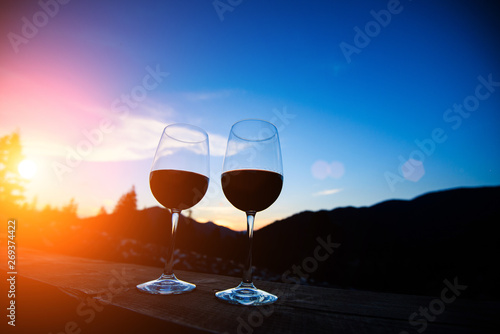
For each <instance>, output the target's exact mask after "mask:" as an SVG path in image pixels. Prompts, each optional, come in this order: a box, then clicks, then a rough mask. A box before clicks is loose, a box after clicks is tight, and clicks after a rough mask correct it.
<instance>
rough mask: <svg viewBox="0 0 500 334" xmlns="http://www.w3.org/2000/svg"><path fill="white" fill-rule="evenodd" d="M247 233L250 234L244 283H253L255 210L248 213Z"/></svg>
mask: <svg viewBox="0 0 500 334" xmlns="http://www.w3.org/2000/svg"><path fill="white" fill-rule="evenodd" d="M246 214H247V234H248V257H247V262H246V263H245V270H244V271H243V283H250V284H251V283H252V243H253V223H254V221H255V211H248V212H247V213H246Z"/></svg>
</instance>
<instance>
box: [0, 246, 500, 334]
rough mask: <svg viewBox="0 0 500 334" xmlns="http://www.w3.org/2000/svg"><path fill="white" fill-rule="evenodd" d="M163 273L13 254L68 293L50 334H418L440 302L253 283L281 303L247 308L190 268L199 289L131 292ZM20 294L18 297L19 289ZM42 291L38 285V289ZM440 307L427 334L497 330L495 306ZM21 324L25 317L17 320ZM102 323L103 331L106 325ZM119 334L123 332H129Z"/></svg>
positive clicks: (223, 283) (217, 281)
mask: <svg viewBox="0 0 500 334" xmlns="http://www.w3.org/2000/svg"><path fill="white" fill-rule="evenodd" d="M1 265H4V264H3V263H2V264H1ZM2 270H5V268H3V267H2ZM160 273H161V269H160V268H156V267H148V266H141V265H134V264H124V263H113V262H107V261H100V260H93V259H85V258H78V257H70V256H64V255H58V254H49V253H44V252H40V251H35V250H30V249H24V248H19V250H18V275H19V276H20V277H22V278H23V279H26V280H27V281H33V282H36V284H41V285H42V286H44V285H45V286H47V289H54V288H56V290H57V291H62V292H63V293H64V294H63V295H64V296H66V297H62V296H58V294H57V293H54V292H53V291H52V292H51V295H52V296H54V298H56V299H57V298H59V299H60V302H57V303H54V304H56V305H55V306H54V307H60V308H61V309H70V310H71V312H70V313H69V314H71V316H68V315H67V314H66V313H64V312H62V313H61V314H65V315H62V319H59V321H60V323H61V326H62V327H61V328H60V329H57V328H55V329H54V334H55V333H59V332H60V331H62V330H63V327H64V326H63V325H64V324H66V323H68V322H69V321H72V319H73V320H74V321H75V322H76V323H77V324H79V325H80V329H81V330H82V331H81V332H85V329H86V328H87V329H88V327H85V326H89V325H92V324H89V323H91V322H94V321H96V323H99V324H101V323H103V324H105V323H106V320H105V318H104V316H103V314H106V318H110V319H111V318H113V319H115V318H121V319H124V318H126V319H128V320H130V321H131V322H132V323H137V322H138V321H139V322H140V323H141V324H140V326H141V328H144V329H148V332H150V333H153V332H156V330H160V327H161V328H164V327H165V328H167V327H168V328H173V330H174V332H197V333H200V332H201V333H202V332H207V333H402V332H403V333H404V331H406V332H408V333H417V329H420V328H421V325H418V326H412V325H410V323H409V320H408V318H409V316H410V315H411V314H412V313H414V312H418V311H419V309H420V308H429V305H430V303H431V302H432V301H433V300H435V299H436V298H438V297H439V296H429V297H427V296H411V295H398V294H388V293H375V292H366V291H353V290H342V289H331V288H320V287H310V286H299V285H293V284H284V283H272V282H261V281H256V282H255V284H256V286H257V287H259V288H261V289H263V290H266V291H269V292H274V293H277V294H279V297H280V299H279V300H278V302H277V303H275V304H273V305H270V306H263V307H244V306H235V305H229V304H226V303H223V302H221V301H219V300H217V299H216V298H215V296H214V293H215V292H216V291H219V290H223V289H227V288H230V287H234V286H235V285H237V284H238V283H239V281H240V280H239V279H238V278H234V277H226V276H220V275H211V274H203V273H194V272H187V271H176V275H177V277H178V278H180V279H183V280H186V281H188V282H192V283H195V284H196V285H197V288H196V289H195V290H194V291H192V292H190V293H187V294H183V295H172V296H156V295H149V294H145V293H142V292H140V291H138V290H137V289H136V288H135V285H137V284H139V283H142V282H145V281H149V280H152V279H155V278H157V277H158V276H159V275H160ZM33 284H34V283H33ZM27 285H29V284H27ZM18 289H20V293H21V292H22V289H23V287H22V286H19V287H18ZM41 290H43V289H42V288H38V290H37V291H41ZM438 299H439V298H438ZM28 300H29V299H28ZM69 300H73V301H74V303H70V302H69ZM60 304H62V305H60ZM436 305H438V304H436V302H434V306H436ZM444 305H445V309H444V310H443V311H442V313H441V314H439V315H437V316H436V317H435V319H434V321H429V322H428V323H427V327H426V328H425V331H424V332H425V333H496V332H497V321H496V317H497V316H498V314H499V310H500V303H499V302H496V301H471V300H465V299H460V297H458V298H457V299H456V300H455V301H453V302H451V303H449V304H444ZM91 306H93V307H94V309H95V312H94V313H95V314H94V318H93V319H92V320H90V318H91V317H90V314H89V313H90V310H91ZM82 310H83V311H82ZM79 311H80V312H79ZM85 311H87V312H85ZM82 313H83V315H82ZM64 317H66V318H64ZM98 318H99V319H98ZM94 319H98V320H94ZM134 319H136V320H134ZM18 321H19V322H21V321H28V320H27V319H26V318H23V319H21V318H19V320H18ZM163 325H165V326H163ZM99 326H101V328H103V332H106V331H105V330H104V328H105V327H106V326H105V325H99ZM130 326H131V325H130ZM169 326H170V327H169ZM95 327H96V326H95V324H94V327H93V329H92V332H96V328H95ZM128 328H130V330H131V331H130V333H132V332H134V331H132V329H131V328H132V327H128ZM87 331H88V330H87ZM124 332H125V333H126V332H127V331H126V328H125V331H124ZM163 332H164V333H165V331H163ZM169 332H170V331H169Z"/></svg>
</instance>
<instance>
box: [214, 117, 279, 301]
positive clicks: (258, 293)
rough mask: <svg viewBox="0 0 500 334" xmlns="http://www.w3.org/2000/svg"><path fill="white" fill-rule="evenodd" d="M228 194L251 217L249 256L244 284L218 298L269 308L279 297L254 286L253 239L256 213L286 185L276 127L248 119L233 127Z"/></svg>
mask: <svg viewBox="0 0 500 334" xmlns="http://www.w3.org/2000/svg"><path fill="white" fill-rule="evenodd" d="M221 178H222V180H221V184H222V189H223V191H224V195H225V196H226V198H227V199H228V200H229V202H231V204H232V205H233V206H235V207H236V208H237V209H239V210H242V211H244V212H245V213H246V216H247V234H248V257H247V260H246V264H245V269H244V271H243V279H242V281H241V283H240V284H239V285H238V286H237V287H235V288H232V289H228V290H224V291H219V292H217V293H216V294H215V296H216V297H217V298H219V299H221V300H223V301H226V302H229V303H232V304H242V305H266V304H271V303H274V302H275V301H276V300H277V299H278V297H277V296H275V295H273V294H270V293H268V292H265V291H262V290H259V289H257V288H256V287H255V286H254V284H253V283H252V240H253V227H254V220H255V214H256V213H257V212H259V211H262V210H265V209H267V208H268V207H269V206H270V205H271V204H273V203H274V201H275V200H276V199H277V198H278V196H279V194H280V192H281V188H282V186H283V167H282V162H281V149H280V142H279V137H278V130H277V129H276V127H275V126H274V125H273V124H271V123H269V122H266V121H262V120H256V119H248V120H243V121H239V122H237V123H235V124H234V125H233V127H232V128H231V133H230V134H229V139H228V142H227V148H226V154H225V156H224V163H223V166H222V177H221Z"/></svg>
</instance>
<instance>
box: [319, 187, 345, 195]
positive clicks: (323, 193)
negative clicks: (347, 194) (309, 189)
mask: <svg viewBox="0 0 500 334" xmlns="http://www.w3.org/2000/svg"><path fill="white" fill-rule="evenodd" d="M342 190H343V189H339V188H335V189H327V190H322V191H318V192H317V193H314V194H313V196H327V195H333V194H336V193H339V192H341V191H342Z"/></svg>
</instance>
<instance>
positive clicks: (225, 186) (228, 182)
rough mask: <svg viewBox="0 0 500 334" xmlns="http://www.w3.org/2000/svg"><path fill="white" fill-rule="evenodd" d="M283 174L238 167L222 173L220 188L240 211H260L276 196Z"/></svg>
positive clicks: (281, 184)
mask: <svg viewBox="0 0 500 334" xmlns="http://www.w3.org/2000/svg"><path fill="white" fill-rule="evenodd" d="M282 186H283V176H282V175H281V174H278V173H276V172H271V171H267V170H257V169H238V170H232V171H229V172H225V173H223V174H222V190H223V191H224V195H226V198H227V199H228V200H229V202H231V204H232V205H234V206H235V207H236V208H237V209H240V210H242V211H245V212H247V211H255V212H257V211H262V210H265V209H267V208H268V207H269V206H270V205H271V204H273V203H274V201H276V199H277V198H278V196H279V194H280V192H281V187H282Z"/></svg>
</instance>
